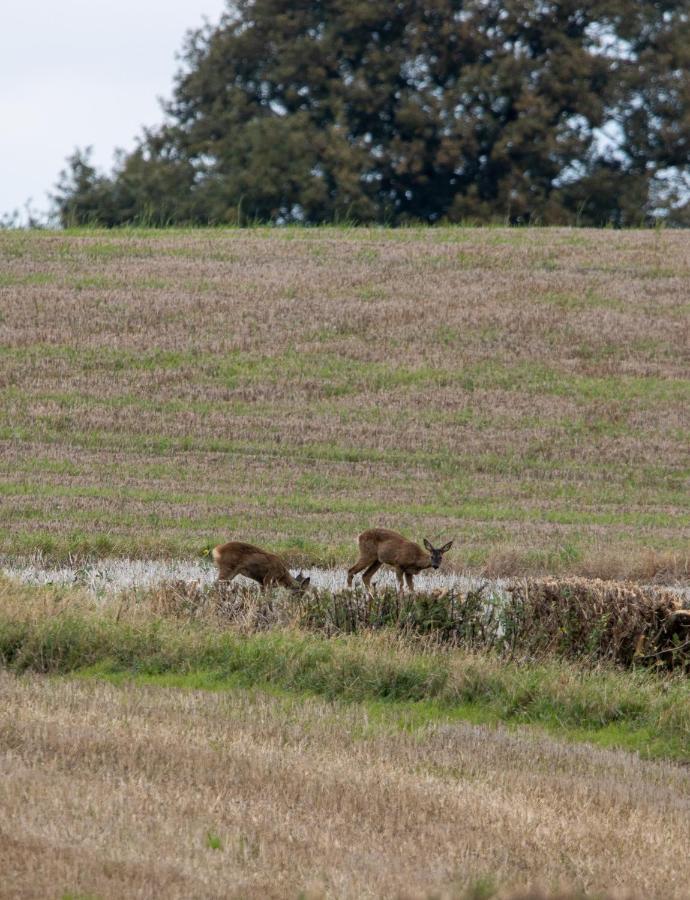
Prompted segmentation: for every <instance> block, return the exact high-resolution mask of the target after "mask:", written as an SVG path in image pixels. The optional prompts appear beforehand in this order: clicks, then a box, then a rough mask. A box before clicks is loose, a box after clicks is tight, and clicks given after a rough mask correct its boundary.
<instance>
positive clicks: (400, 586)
mask: <svg viewBox="0 0 690 900" xmlns="http://www.w3.org/2000/svg"><path fill="white" fill-rule="evenodd" d="M395 575H396V577H397V579H398V593H399V594H402V593H403V591H404V590H405V582H404V581H403V570H402V569H401V568H400V566H397V567H396V569H395Z"/></svg>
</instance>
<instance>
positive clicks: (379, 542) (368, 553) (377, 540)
mask: <svg viewBox="0 0 690 900" xmlns="http://www.w3.org/2000/svg"><path fill="white" fill-rule="evenodd" d="M357 540H358V541H359V559H358V560H357V562H356V563H355V564H354V566H352V568H351V569H348V570H347V586H348V587H352V579H353V578H354V576H355V575H356V574H357V573H358V572H363V575H362V581H363V583H364V587H365V588H366V591H367V593H368V594H369V595H371V588H370V586H369V585H370V582H371V579H372V578H373V576H374V575H375V574H376V573H377V572H378V570H379V569H380V568H381V566H382V565H383V564H384V563H386V564H387V565H389V566H393V568H394V569H395V574H396V575H397V577H398V591H399V592H400V593H402V590H403V587H404V585H403V578H404V579H405V582H407V587H408V588H409V589H410V590H411V591H412V590H414V584H413V579H414V576H415V575H416V574H417V573H418V572H421V571H422V569H438V567H439V566H440V565H441V559H442V557H443V554H444V553H447V552H448V551H449V550H450V548H451V547H452V546H453V542H452V541H448V543H447V544H444V546H443V547H440V548H439V549H438V550H437V549H436V548H435V547H432V546H431V544H430V543H429V541H427V539H426V538H424V546H425V547H426V549H427V550H428V551H429V552H428V553H425V552H424V550H422V548H421V547H420V546H419V544H415V543H414V542H413V541H408V540H407V538H404V537H403V536H402V535H401V534H398V532H397V531H389V530H388V529H387V528H370V529H369V530H368V531H363V532H362V533H361V534H360V536H359V537H358V538H357Z"/></svg>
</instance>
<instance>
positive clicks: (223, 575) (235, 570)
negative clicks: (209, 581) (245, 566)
mask: <svg viewBox="0 0 690 900" xmlns="http://www.w3.org/2000/svg"><path fill="white" fill-rule="evenodd" d="M239 574H240V570H239V567H238V566H233V567H231V568H229V569H219V570H218V581H226V582H227V581H232V579H233V578H234V577H235V575H239Z"/></svg>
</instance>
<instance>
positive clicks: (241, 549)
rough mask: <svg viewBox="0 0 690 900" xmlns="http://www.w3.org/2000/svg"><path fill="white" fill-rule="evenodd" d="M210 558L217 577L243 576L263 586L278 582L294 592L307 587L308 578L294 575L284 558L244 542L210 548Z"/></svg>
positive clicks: (228, 579)
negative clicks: (215, 567)
mask: <svg viewBox="0 0 690 900" xmlns="http://www.w3.org/2000/svg"><path fill="white" fill-rule="evenodd" d="M212 556H213V561H214V562H215V564H216V565H217V566H218V580H219V581H232V579H233V578H234V577H235V575H244V576H245V577H246V578H251V579H252V580H253V581H258V582H259V584H260V585H261V587H262V588H264V589H265V588H268V587H272V586H278V585H281V586H282V587H286V588H289V589H290V590H291V591H295V592H296V593H302V591H305V590H306V589H307V588H308V587H309V582H310V580H311V579H310V578H309V577H308V576H306V575H302V573H301V572H300V574H299V575H298V576H297V578H293V577H292V575H291V574H290V570H289V569H288V567H287V566H286V565H285V563H284V562H283V560H282V559H281V558H280V557H279V556H276V554H275V553H269V551H268V550H262V549H261V547H255V546H254V545H253V544H245V543H244V542H243V541H229V542H228V543H227V544H219V545H218V546H217V547H214V548H213V552H212Z"/></svg>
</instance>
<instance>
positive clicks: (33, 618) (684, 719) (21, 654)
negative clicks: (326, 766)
mask: <svg viewBox="0 0 690 900" xmlns="http://www.w3.org/2000/svg"><path fill="white" fill-rule="evenodd" d="M44 609H45V612H38V611H37V610H36V608H35V607H34V608H33V610H31V611H29V612H22V611H21V609H18V608H17V607H12V606H10V607H8V608H7V609H6V608H4V607H3V605H2V604H1V603H0V664H1V665H3V666H5V667H6V668H8V669H10V670H12V671H15V672H18V673H21V672H25V671H38V672H43V673H52V674H68V673H70V674H73V675H81V676H84V677H98V678H107V679H109V680H113V681H122V680H134V681H137V682H143V683H150V684H158V685H166V686H169V687H177V688H195V689H199V688H201V689H212V690H229V689H232V688H233V687H238V686H240V687H243V688H248V687H259V688H262V689H270V690H274V691H281V692H289V693H293V694H297V695H300V694H301V695H316V696H320V697H324V698H326V699H329V700H333V701H343V702H359V703H365V704H367V705H368V706H369V708H370V709H371V711H372V714H374V715H377V716H378V717H380V718H381V719H382V720H384V721H387V722H391V723H398V724H401V725H404V726H405V727H417V726H421V725H424V724H426V723H429V722H433V721H439V720H443V721H447V720H454V719H462V720H469V721H473V722H486V723H507V724H514V725H527V724H529V725H538V726H540V727H542V728H544V729H546V730H548V731H549V732H551V733H553V734H557V735H560V736H563V737H567V738H570V739H575V740H587V741H589V742H593V743H595V744H598V745H601V746H606V747H620V748H625V749H628V750H634V751H636V752H639V753H640V754H641V755H643V756H646V757H665V758H672V759H678V760H684V761H690V681H689V680H688V679H687V678H684V677H682V676H674V677H671V676H666V677H662V676H659V675H655V674H653V673H651V672H648V671H632V672H622V671H618V670H615V669H610V668H599V669H596V670H588V669H583V668H579V667H577V666H574V665H572V664H568V663H565V662H562V661H555V660H544V661H539V662H530V663H517V662H514V661H506V660H501V659H499V658H497V657H496V656H494V655H490V654H485V655H479V654H470V653H467V652H464V651H461V650H451V651H441V650H433V651H429V650H426V651H425V650H423V649H418V648H415V647H414V646H411V645H410V644H406V643H403V642H401V641H396V640H394V639H393V638H392V636H386V635H381V634H378V635H368V636H366V635H362V636H359V635H358V636H350V637H347V638H337V639H330V640H328V639H325V638H322V637H319V636H314V635H309V634H305V633H302V632H297V631H268V632H262V633H256V634H250V635H243V634H239V633H237V632H234V631H228V630H221V629H218V628H216V627H213V626H209V625H207V624H206V625H201V624H194V623H191V624H190V623H179V622H175V621H169V620H164V619H155V618H150V617H148V618H146V617H143V618H139V619H137V620H132V621H127V620H118V618H117V616H116V615H113V614H112V613H108V612H102V611H98V610H88V609H85V608H79V607H78V604H77V608H70V607H69V606H62V607H61V608H59V609H57V610H55V609H53V610H52V611H51V610H50V608H49V605H48V604H46V605H45V607H44Z"/></svg>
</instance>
